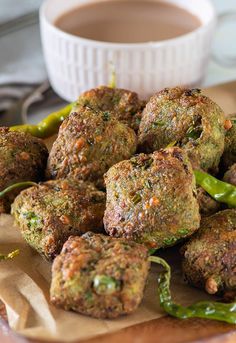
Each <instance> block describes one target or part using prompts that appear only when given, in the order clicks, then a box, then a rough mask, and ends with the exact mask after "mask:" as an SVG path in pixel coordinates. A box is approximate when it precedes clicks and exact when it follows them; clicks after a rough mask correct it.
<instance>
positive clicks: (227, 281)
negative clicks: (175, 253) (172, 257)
mask: <svg viewBox="0 0 236 343" xmlns="http://www.w3.org/2000/svg"><path fill="white" fill-rule="evenodd" d="M235 249H236V210H235V209H231V210H225V211H221V212H218V213H216V214H214V215H213V216H210V217H206V218H204V219H202V222H201V226H200V229H199V231H198V232H197V233H196V234H195V235H194V236H193V238H192V239H190V241H189V242H188V243H186V245H185V246H184V247H183V248H182V253H183V272H184V275H185V277H186V279H187V281H188V282H189V283H190V284H191V285H193V286H195V287H198V288H203V289H205V290H206V291H207V292H208V293H210V294H216V293H225V292H228V291H236V269H235V266H236V254H235ZM235 294H236V293H235Z"/></svg>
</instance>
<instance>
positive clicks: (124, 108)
mask: <svg viewBox="0 0 236 343" xmlns="http://www.w3.org/2000/svg"><path fill="white" fill-rule="evenodd" d="M0 143H1V144H0V175H1V180H0V191H1V190H3V189H4V188H5V187H7V186H9V185H11V184H14V183H17V182H20V181H26V180H27V181H37V182H38V181H41V182H40V183H38V184H37V185H35V186H33V187H30V188H28V189H26V190H23V191H21V192H20V193H19V192H18V193H19V194H17V193H16V192H14V193H10V195H8V196H7V197H5V198H3V199H1V200H0V212H7V211H9V206H10V203H12V206H11V208H12V214H13V215H14V217H15V220H16V223H17V225H18V226H19V229H20V231H21V233H22V236H23V237H24V239H25V240H26V241H27V243H28V244H29V245H30V246H31V247H32V248H34V249H35V250H37V251H38V252H39V253H40V254H41V255H42V256H44V257H45V258H46V259H48V260H50V261H52V260H53V259H54V262H53V267H52V285H51V291H50V292H51V301H52V302H53V303H54V304H55V305H57V306H60V307H62V308H64V309H66V310H74V311H77V312H80V313H83V314H87V315H91V316H93V317H97V318H115V317H117V316H119V315H122V314H127V313H131V312H133V311H134V310H135V309H136V308H137V307H138V305H139V304H140V302H141V300H142V296H143V291H144V287H145V283H146V279H147V275H148V270H149V267H150V265H149V264H150V263H149V261H148V255H149V254H148V250H149V249H150V248H152V249H160V248H166V247H170V246H173V245H175V244H176V243H179V242H181V241H183V242H184V246H183V247H182V249H181V253H182V254H183V271H184V275H185V277H186V279H187V280H188V282H189V283H190V284H192V285H193V286H196V287H200V288H204V289H205V290H206V291H207V292H208V293H210V294H213V293H214V294H215V293H217V294H219V293H223V294H224V293H228V292H231V293H232V292H234V291H235V290H236V255H235V253H234V251H235V250H234V249H235V246H236V210H234V209H226V208H225V207H224V208H223V207H222V205H220V204H219V203H217V202H216V201H215V200H214V199H212V198H211V197H210V196H209V195H208V194H207V193H206V192H205V191H204V190H203V189H202V188H201V187H196V183H195V177H194V174H193V170H194V169H198V170H203V171H206V172H209V173H211V174H213V175H216V176H218V177H220V178H222V179H224V180H225V181H226V182H229V183H232V184H235V185H236V164H235V163H236V119H235V120H234V118H233V117H232V118H230V119H227V118H226V117H225V114H224V112H223V111H222V109H221V108H220V107H219V106H218V105H217V104H216V103H214V102H213V101H212V100H211V99H209V98H208V97H206V96H204V95H203V94H202V93H201V91H200V90H199V89H183V88H180V87H176V88H166V89H164V90H162V91H160V92H158V93H156V94H154V95H153V96H152V97H151V99H150V100H149V101H148V102H146V103H145V102H144V101H141V100H140V99H139V98H138V96H137V94H136V93H133V92H131V91H128V90H123V89H114V88H109V87H98V88H96V89H92V90H90V91H87V92H85V93H84V94H82V95H81V96H80V97H79V99H78V100H77V102H76V104H75V106H74V108H73V110H72V112H71V114H70V116H69V117H68V118H67V119H65V121H64V122H63V123H62V125H61V127H60V130H59V134H58V137H57V139H56V140H55V142H54V144H53V147H52V150H51V152H50V153H49V156H48V152H47V149H46V147H45V145H44V143H43V141H42V140H40V139H37V138H34V137H32V136H30V135H29V134H24V133H18V132H11V131H9V130H8V129H7V128H2V129H0ZM47 157H48V160H47ZM46 163H47V166H46ZM14 198H15V200H14Z"/></svg>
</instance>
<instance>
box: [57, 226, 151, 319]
mask: <svg viewBox="0 0 236 343" xmlns="http://www.w3.org/2000/svg"><path fill="white" fill-rule="evenodd" d="M149 267H150V262H149V261H148V250H147V249H146V248H145V247H144V246H142V245H140V244H137V243H134V242H128V241H125V240H121V239H116V238H111V237H107V236H104V235H95V234H93V233H86V234H84V235H83V236H81V237H70V238H69V239H68V241H67V242H66V243H65V244H64V246H63V249H62V251H61V254H60V255H58V256H57V257H56V259H55V260H54V262H53V267H52V284H51V289H50V297H51V301H52V303H53V304H55V305H56V306H59V307H62V308H63V309H65V310H74V311H76V312H79V313H82V314H86V315H89V316H92V317H95V318H116V317H118V316H120V315H124V314H128V313H131V312H134V311H135V310H136V308H137V307H138V305H139V304H140V302H141V300H142V298H143V291H144V286H145V283H146V279H147V274H148V270H149Z"/></svg>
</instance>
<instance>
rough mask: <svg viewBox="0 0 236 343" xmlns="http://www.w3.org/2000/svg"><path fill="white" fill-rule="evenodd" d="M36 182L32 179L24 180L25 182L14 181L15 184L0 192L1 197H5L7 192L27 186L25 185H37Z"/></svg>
mask: <svg viewBox="0 0 236 343" xmlns="http://www.w3.org/2000/svg"><path fill="white" fill-rule="evenodd" d="M36 185H37V183H36V182H32V181H24V182H18V183H14V184H13V185H11V186H9V187H7V188H5V189H4V190H3V191H1V192H0V199H1V198H3V197H4V196H5V195H6V194H7V193H9V192H11V191H13V190H15V189H17V188H25V187H30V186H36Z"/></svg>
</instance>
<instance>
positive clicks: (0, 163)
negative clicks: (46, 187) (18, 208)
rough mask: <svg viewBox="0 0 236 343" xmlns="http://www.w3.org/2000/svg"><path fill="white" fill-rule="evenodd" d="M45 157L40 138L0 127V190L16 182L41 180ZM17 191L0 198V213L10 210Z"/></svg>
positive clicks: (46, 153)
mask: <svg viewBox="0 0 236 343" xmlns="http://www.w3.org/2000/svg"><path fill="white" fill-rule="evenodd" d="M47 157H48V151H47V148H46V146H45V144H44V142H43V141H42V140H41V139H39V138H35V137H33V136H31V135H30V134H27V133H24V132H11V131H9V128H6V127H0V191H2V190H3V189H5V188H6V187H8V186H10V185H12V184H14V183H17V182H22V181H40V180H43V177H44V170H45V168H46V163H47ZM18 193H19V191H14V192H11V193H9V194H8V195H6V196H5V197H4V198H3V199H0V213H3V212H9V211H10V204H11V202H12V201H13V200H14V198H15V197H16V195H17V194H18Z"/></svg>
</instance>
